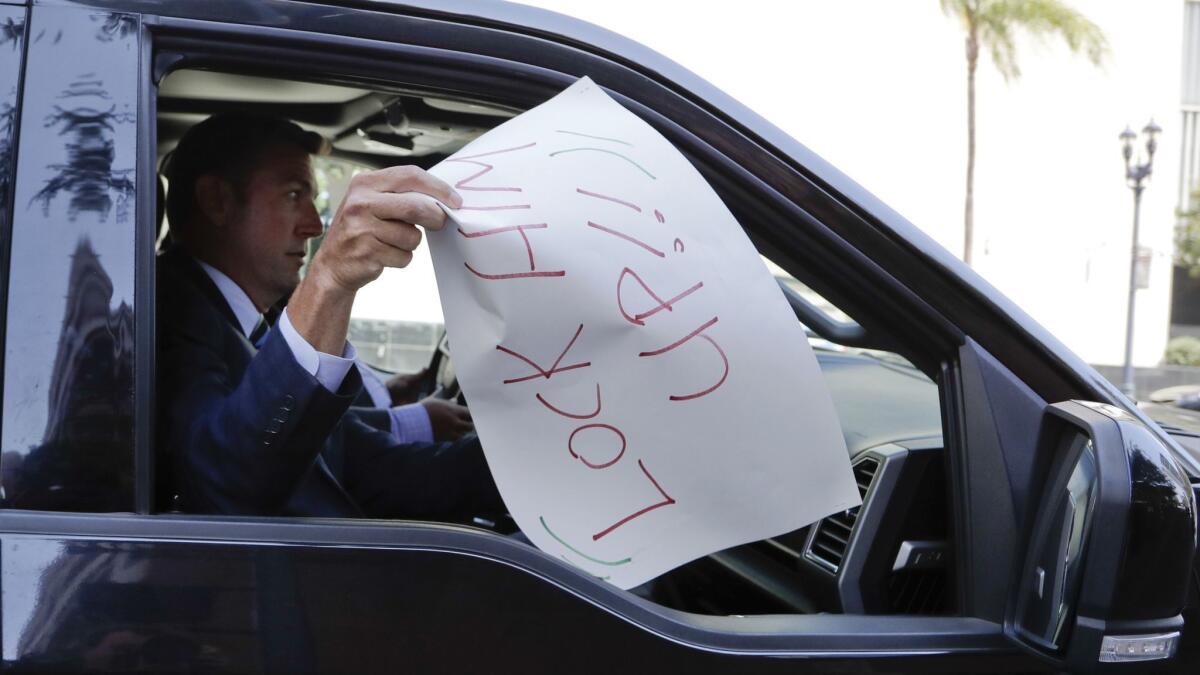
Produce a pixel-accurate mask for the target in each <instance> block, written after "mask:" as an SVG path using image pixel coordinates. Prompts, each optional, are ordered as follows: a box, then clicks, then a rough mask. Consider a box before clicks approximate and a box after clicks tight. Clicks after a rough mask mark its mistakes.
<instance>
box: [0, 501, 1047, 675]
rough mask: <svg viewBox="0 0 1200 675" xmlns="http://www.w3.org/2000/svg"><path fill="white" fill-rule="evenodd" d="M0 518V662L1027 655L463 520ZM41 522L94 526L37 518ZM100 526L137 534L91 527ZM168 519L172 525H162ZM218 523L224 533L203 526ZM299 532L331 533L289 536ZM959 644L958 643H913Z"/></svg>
mask: <svg viewBox="0 0 1200 675" xmlns="http://www.w3.org/2000/svg"><path fill="white" fill-rule="evenodd" d="M0 528H2V529H3V530H5V531H9V532H12V531H13V530H20V529H27V530H30V531H31V533H30V534H7V535H4V536H3V537H2V539H3V541H0V550H2V552H3V555H0V579H2V580H3V584H4V588H5V593H4V595H3V617H2V618H3V626H4V635H3V654H4V660H5V663H6V665H9V666H17V667H30V668H45V669H52V670H85V669H87V670H94V669H99V670H105V669H119V670H125V669H132V670H144V671H164V670H174V669H186V668H194V669H201V670H211V669H216V670H222V671H229V672H246V673H257V672H278V671H287V672H308V671H311V672H330V671H335V672H378V671H385V670H386V671H388V672H395V671H396V669H397V667H401V668H405V669H412V670H414V671H416V672H442V671H444V672H480V671H481V670H490V671H493V672H604V673H612V672H617V671H629V670H632V671H635V672H646V671H649V670H650V669H652V668H653V669H656V670H665V671H667V672H784V671H786V672H813V671H814V670H819V671H820V672H830V671H833V672H838V671H849V672H861V670H862V669H863V668H864V667H865V666H867V665H868V663H871V664H874V666H876V667H881V666H886V668H885V670H889V671H894V672H909V671H911V672H964V671H972V670H978V669H981V668H984V667H985V666H986V668H987V669H989V670H997V669H999V670H1007V669H1013V670H1027V669H1028V668H1029V667H1031V666H1033V665H1035V662H1033V661H1032V660H1031V659H1029V658H1028V657H1025V656H1019V655H1016V654H1014V653H1012V652H1011V650H1010V649H1009V648H1008V647H1007V646H1006V643H1005V641H1004V639H1003V638H1002V637H1001V635H1000V628H999V626H997V625H995V624H989V623H987V622H981V621H975V620H969V619H956V618H946V617H939V618H913V619H912V620H911V621H891V620H890V619H903V617H878V618H877V620H874V619H873V620H871V622H870V623H868V622H867V620H866V619H865V618H864V617H852V616H807V617H805V616H776V617H741V618H739V617H703V616H699V615H692V614H686V613H682V612H672V611H670V610H664V609H662V608H659V607H656V606H654V605H651V604H650V603H647V602H645V601H643V600H641V599H640V598H637V597H635V596H632V595H630V594H628V593H625V592H623V591H619V590H617V589H615V588H612V587H610V586H608V585H607V584H604V583H602V582H598V581H596V580H593V579H591V578H589V577H586V576H585V575H583V574H581V573H579V572H577V571H575V570H573V569H572V568H569V567H568V566H566V565H563V564H561V563H560V562H558V561H556V560H554V559H553V558H550V557H549V556H546V555H544V554H542V553H540V552H539V551H536V550H535V549H533V548H531V547H529V546H526V545H525V544H522V543H520V542H517V541H515V540H512V539H509V538H505V537H500V536H498V535H493V534H490V533H485V532H478V531H472V530H468V529H464V528H456V527H443V526H432V525H409V526H405V525H401V524H396V525H384V524H378V523H376V524H362V525H352V524H351V525H326V524H311V523H310V524H305V523H303V522H297V521H292V522H288V523H276V522H259V523H247V522H237V521H233V520H230V519H216V518H214V519H199V518H197V519H175V518H168V517H162V518H138V517H125V518H120V519H114V518H106V517H99V516H97V517H87V516H79V517H61V518H49V517H46V516H41V515H39V514H36V513H28V514H12V513H10V514H8V515H7V516H5V517H3V519H0ZM53 529H68V530H71V531H75V532H90V534H89V535H88V536H86V537H81V536H68V535H44V534H35V533H32V532H38V531H45V530H53ZM113 529H126V530H130V531H137V530H140V531H141V533H142V535H143V536H137V537H113V536H111V535H105V534H101V533H102V532H104V531H106V530H109V531H111V530H113ZM167 532H174V533H175V534H174V536H176V537H180V538H181V539H180V540H175V541H169V540H165V539H164V538H163V537H164V534H165V533H167ZM221 532H223V533H225V536H226V539H227V540H226V541H223V542H222V541H205V540H203V538H202V535H204V534H206V533H207V534H208V535H217V534H218V533H221ZM272 533H273V534H274V536H272ZM182 538H186V539H182ZM153 539H159V541H152V540H153ZM231 539H244V541H232V540H231ZM313 539H326V540H327V541H330V542H331V543H332V542H338V543H337V545H325V546H319V545H311V544H304V543H300V542H301V541H304V540H313ZM272 540H274V541H272ZM288 540H291V541H288ZM355 540H357V541H358V542H361V543H354V542H355ZM367 541H374V542H381V541H391V542H393V543H390V544H386V545H384V544H368V543H365V542H367ZM256 542H258V543H256ZM581 593H582V594H586V595H587V596H588V598H589V599H585V598H584V597H582V596H581ZM605 606H607V609H606V608H605ZM834 631H836V634H835V633H834ZM689 644H690V645H691V646H688V645H689ZM739 645H740V648H739ZM954 649H961V650H964V651H965V652H969V653H968V654H960V655H958V656H938V657H933V656H928V654H932V653H944V652H946V651H948V650H954ZM831 650H836V651H831ZM722 652H724V653H722ZM736 652H742V653H741V654H738V653H736ZM754 652H757V655H755V654H754ZM821 652H826V655H827V657H828V658H820V657H821ZM882 653H887V654H888V655H887V656H886V657H883V656H882ZM984 653H986V654H987V656H986V658H983V654H984ZM779 656H805V657H806V658H800V659H788V658H783V659H781V658H778V657H779ZM814 657H817V658H814ZM871 657H873V658H871ZM864 659H865V660H864ZM818 666H819V667H818Z"/></svg>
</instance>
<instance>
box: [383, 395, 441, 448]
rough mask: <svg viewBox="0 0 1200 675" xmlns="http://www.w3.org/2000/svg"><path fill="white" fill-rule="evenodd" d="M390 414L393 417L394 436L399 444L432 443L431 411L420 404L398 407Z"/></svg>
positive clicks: (392, 409) (391, 410)
mask: <svg viewBox="0 0 1200 675" xmlns="http://www.w3.org/2000/svg"><path fill="white" fill-rule="evenodd" d="M388 412H390V413H391V416H392V435H393V436H395V437H396V441H397V442H399V443H432V442H433V425H432V424H431V423H430V422H429V411H428V410H426V409H425V406H423V405H421V404H420V403H410V404H408V405H398V406H396V407H395V408H391V409H390V410H389V411H388Z"/></svg>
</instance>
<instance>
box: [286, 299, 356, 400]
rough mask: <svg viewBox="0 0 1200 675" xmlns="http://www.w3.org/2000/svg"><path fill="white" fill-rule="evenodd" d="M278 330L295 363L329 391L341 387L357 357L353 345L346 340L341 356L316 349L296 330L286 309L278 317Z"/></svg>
mask: <svg viewBox="0 0 1200 675" xmlns="http://www.w3.org/2000/svg"><path fill="white" fill-rule="evenodd" d="M279 332H281V333H283V339H284V340H285V341H286V342H287V345H288V348H289V349H291V350H292V356H294V357H295V358H296V363H299V364H300V367H301V368H303V369H305V370H306V371H308V374H309V375H312V376H313V377H315V378H317V382H320V383H321V386H322V387H325V388H326V389H328V390H329V391H337V390H338V389H340V388H341V386H342V380H344V379H346V373H348V372H350V368H351V367H352V366H353V365H354V359H356V358H358V352H357V351H356V350H355V349H354V345H352V344H350V343H349V342H347V343H346V346H345V347H344V348H342V355H341V356H334V355H333V354H326V353H325V352H319V351H317V350H316V349H314V348H313V346H312V345H310V344H308V340H305V339H304V338H303V337H302V336H301V335H300V333H298V332H296V328H295V327H294V326H292V320H291V319H289V318H288V313H287V310H286V309H284V310H283V315H282V316H281V317H280V319H279Z"/></svg>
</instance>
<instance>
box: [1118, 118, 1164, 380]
mask: <svg viewBox="0 0 1200 675" xmlns="http://www.w3.org/2000/svg"><path fill="white" fill-rule="evenodd" d="M1160 133H1162V127H1160V126H1158V125H1157V124H1155V123H1154V120H1153V119H1152V120H1150V123H1149V124H1147V125H1146V126H1145V127H1144V128H1143V129H1142V136H1144V137H1145V139H1146V154H1145V161H1143V160H1142V154H1141V153H1140V152H1139V153H1138V159H1137V161H1136V162H1135V161H1133V142H1134V141H1135V140H1137V134H1135V133H1133V130H1132V129H1130V128H1129V127H1128V126H1126V127H1125V131H1122V132H1121V136H1120V139H1121V155H1122V156H1124V157H1125V184H1126V185H1128V186H1129V189H1130V190H1133V243H1132V245H1131V246H1130V251H1129V309H1128V311H1127V313H1126V315H1125V368H1124V370H1123V372H1122V380H1123V381H1122V382H1121V391H1123V392H1125V395H1126V396H1128V397H1129V398H1131V399H1132V398H1133V397H1134V393H1135V387H1134V383H1133V304H1134V303H1133V301H1134V298H1136V297H1137V266H1138V212H1139V211H1140V210H1141V206H1142V190H1144V189H1145V182H1146V180H1147V179H1148V178H1150V171H1151V169H1152V167H1153V165H1154V151H1155V150H1157V149H1158V135H1159V134H1160Z"/></svg>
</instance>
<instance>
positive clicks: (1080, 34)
mask: <svg viewBox="0 0 1200 675" xmlns="http://www.w3.org/2000/svg"><path fill="white" fill-rule="evenodd" d="M941 3H942V12H944V13H945V14H946V15H947V16H950V17H953V18H957V19H958V20H959V21H961V22H962V26H963V30H965V31H966V33H967V197H966V205H965V208H964V217H963V235H964V241H963V261H964V262H966V263H967V264H968V265H970V264H971V246H972V243H973V238H974V219H975V213H974V201H975V66H976V65H978V62H979V50H980V48H981V47H983V48H986V49H987V50H988V51H989V52H991V55H992V63H993V64H995V66H996V69H997V70H999V71H1000V74H1001V75H1003V76H1004V81H1005V82H1009V81H1011V80H1015V79H1017V78H1018V77H1020V76H1021V69H1020V68H1019V67H1018V66H1017V48H1016V44H1015V43H1014V41H1013V38H1014V35H1015V33H1016V32H1017V31H1018V30H1024V31H1026V32H1028V33H1029V34H1031V35H1033V36H1035V37H1038V38H1045V37H1046V36H1049V35H1054V34H1057V35H1059V36H1060V37H1061V38H1062V39H1063V41H1065V42H1066V43H1067V47H1069V48H1070V50H1071V52H1072V53H1076V54H1077V53H1079V52H1083V53H1084V54H1085V55H1086V56H1087V58H1088V60H1089V61H1091V62H1092V63H1093V64H1095V65H1100V63H1101V62H1102V61H1103V60H1104V57H1105V56H1106V55H1107V54H1108V41H1107V40H1106V39H1105V38H1104V33H1103V32H1102V31H1101V30H1100V28H1099V26H1097V25H1096V24H1094V23H1092V22H1091V21H1089V20H1088V19H1087V18H1086V17H1085V16H1083V15H1082V14H1080V13H1079V12H1077V11H1075V10H1074V9H1072V8H1071V7H1069V6H1067V5H1066V4H1065V3H1063V2H1062V1H1061V0H941Z"/></svg>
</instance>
